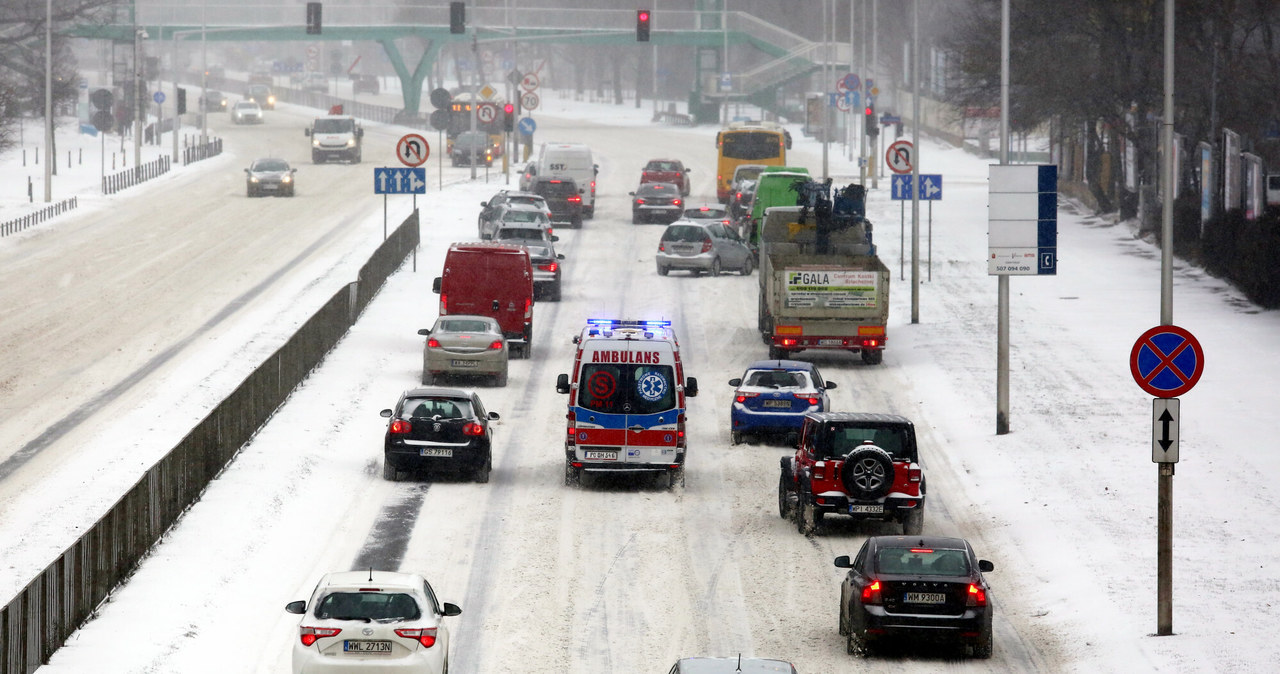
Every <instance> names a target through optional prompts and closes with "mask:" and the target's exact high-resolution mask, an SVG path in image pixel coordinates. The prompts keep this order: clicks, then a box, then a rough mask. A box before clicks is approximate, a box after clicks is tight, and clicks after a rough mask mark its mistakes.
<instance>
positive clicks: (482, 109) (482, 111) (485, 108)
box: [476, 103, 498, 124]
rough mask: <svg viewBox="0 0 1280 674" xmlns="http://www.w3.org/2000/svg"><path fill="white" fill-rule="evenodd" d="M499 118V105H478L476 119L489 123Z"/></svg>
mask: <svg viewBox="0 0 1280 674" xmlns="http://www.w3.org/2000/svg"><path fill="white" fill-rule="evenodd" d="M497 118H498V106H497V105H494V104H493V103H481V104H480V105H478V106H476V119H478V120H480V121H481V122H484V123H485V124H488V123H490V122H492V121H493V120H495V119H497Z"/></svg>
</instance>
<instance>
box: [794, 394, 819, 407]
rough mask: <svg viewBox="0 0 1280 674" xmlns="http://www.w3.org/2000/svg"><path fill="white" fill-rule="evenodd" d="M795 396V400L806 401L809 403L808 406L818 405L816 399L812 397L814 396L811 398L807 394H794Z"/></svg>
mask: <svg viewBox="0 0 1280 674" xmlns="http://www.w3.org/2000/svg"><path fill="white" fill-rule="evenodd" d="M795 396H796V400H807V401H809V404H810V405H817V404H818V398H816V397H814V396H811V395H809V394H807V393H797V394H795Z"/></svg>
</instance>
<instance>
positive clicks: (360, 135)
mask: <svg viewBox="0 0 1280 674" xmlns="http://www.w3.org/2000/svg"><path fill="white" fill-rule="evenodd" d="M356 138H364V129H356Z"/></svg>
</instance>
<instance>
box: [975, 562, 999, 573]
mask: <svg viewBox="0 0 1280 674" xmlns="http://www.w3.org/2000/svg"><path fill="white" fill-rule="evenodd" d="M978 570H979V571H981V572H983V573H987V572H989V571H995V570H996V565H995V564H992V563H991V562H988V561H987V560H985V559H979V560H978Z"/></svg>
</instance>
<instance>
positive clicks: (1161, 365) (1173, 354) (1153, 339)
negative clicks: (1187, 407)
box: [1129, 325, 1204, 398]
mask: <svg viewBox="0 0 1280 674" xmlns="http://www.w3.org/2000/svg"><path fill="white" fill-rule="evenodd" d="M1129 369H1130V370H1131V371H1132V372H1133V380H1134V381H1136V382H1138V386H1140V387H1142V390H1143V391H1146V392H1147V393H1150V394H1151V395H1153V396H1155V397H1157V398H1177V397H1178V396H1180V395H1182V394H1184V393H1186V392H1187V391H1190V390H1191V388H1192V387H1193V386H1195V385H1196V382H1197V381H1200V375H1201V374H1202V373H1203V372H1204V350H1203V349H1201V348H1200V342H1198V341H1196V338H1195V337H1194V336H1193V335H1192V334H1191V333H1190V332H1187V331H1186V330H1184V329H1182V328H1180V327H1178V326H1176V325H1158V326H1156V327H1154V328H1151V329H1150V330H1147V331H1146V332H1144V333H1142V336H1141V337H1139V338H1138V341H1137V342H1135V343H1134V345H1133V350H1132V351H1131V352H1130V353H1129Z"/></svg>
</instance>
